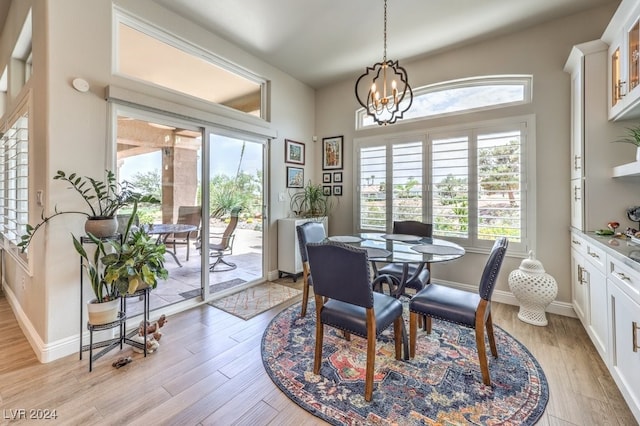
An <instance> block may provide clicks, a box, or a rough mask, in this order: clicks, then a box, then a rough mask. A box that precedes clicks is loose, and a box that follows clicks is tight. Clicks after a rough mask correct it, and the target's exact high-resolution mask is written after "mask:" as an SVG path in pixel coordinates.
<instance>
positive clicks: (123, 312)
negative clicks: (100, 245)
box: [80, 234, 150, 372]
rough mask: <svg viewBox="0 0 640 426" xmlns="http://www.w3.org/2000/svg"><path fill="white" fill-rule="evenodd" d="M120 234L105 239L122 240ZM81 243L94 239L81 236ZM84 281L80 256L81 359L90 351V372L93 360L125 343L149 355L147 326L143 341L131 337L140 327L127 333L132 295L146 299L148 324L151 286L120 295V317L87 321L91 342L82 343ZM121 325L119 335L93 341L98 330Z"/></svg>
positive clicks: (144, 315)
mask: <svg viewBox="0 0 640 426" xmlns="http://www.w3.org/2000/svg"><path fill="white" fill-rule="evenodd" d="M120 239H121V236H120V234H117V235H114V236H112V237H105V238H103V240H107V241H108V240H120ZM80 243H81V244H83V245H84V244H87V243H88V244H93V241H92V240H91V238H89V237H81V238H80ZM83 282H84V271H83V268H82V258H80V360H82V353H83V352H85V351H89V372H91V371H92V370H93V361H95V360H97V359H98V358H100V357H101V356H103V355H104V354H106V353H107V352H109V351H111V350H112V349H114V348H115V347H116V346H120V349H121V350H122V347H123V343H126V344H128V345H130V346H135V347H137V348H139V349H142V351H143V353H144V356H145V357H146V356H147V344H146V343H147V327H146V326H145V327H143V333H144V334H143V337H144V340H143V342H142V343H140V342H138V341H135V340H133V339H131V338H132V337H133V336H134V335H135V334H137V333H138V328H135V329H134V330H132V331H131V332H129V333H128V334H126V330H127V299H128V298H130V297H137V298H140V299H143V300H144V307H143V315H142V316H143V318H142V321H143V324H145V325H146V323H147V321H149V290H150V288H149V287H145V288H143V289H140V290H138V291H136V292H135V293H133V294H124V295H121V296H120V312H118V318H117V319H116V320H115V321H113V322H110V323H107V324H99V325H94V324H90V323H89V322H87V324H86V325H87V330H89V344H88V345H83V344H82V335H83V328H84V327H83V325H84V324H83V306H84V297H83ZM116 327H119V330H118V336H117V337H114V338H111V339H107V340H103V341H100V342H94V341H93V333H94V332H96V331H103V330H109V329H113V328H116ZM98 348H104V349H102V350H101V351H100V352H98V353H96V354H94V353H93V350H94V349H98Z"/></svg>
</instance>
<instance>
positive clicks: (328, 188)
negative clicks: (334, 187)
mask: <svg viewBox="0 0 640 426" xmlns="http://www.w3.org/2000/svg"><path fill="white" fill-rule="evenodd" d="M322 195H324V196H327V197H328V196H330V195H331V185H325V186H323V187H322Z"/></svg>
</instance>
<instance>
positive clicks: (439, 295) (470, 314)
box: [409, 237, 509, 385]
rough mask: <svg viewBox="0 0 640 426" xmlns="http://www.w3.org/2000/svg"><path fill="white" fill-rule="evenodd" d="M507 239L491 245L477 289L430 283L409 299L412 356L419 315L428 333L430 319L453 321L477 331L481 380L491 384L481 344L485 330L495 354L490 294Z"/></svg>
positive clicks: (484, 351) (413, 354) (505, 248)
mask: <svg viewBox="0 0 640 426" xmlns="http://www.w3.org/2000/svg"><path fill="white" fill-rule="evenodd" d="M508 244H509V241H508V240H507V239H506V238H504V237H500V238H498V239H497V240H496V241H495V243H494V244H493V248H492V249H491V253H490V254H489V259H487V263H486V265H485V267H484V271H483V272H482V277H481V278H480V285H479V288H478V292H469V291H464V290H458V289H455V288H451V287H446V286H444V285H440V284H435V283H432V284H429V285H428V286H426V287H425V288H424V289H422V290H420V291H419V292H418V293H417V294H416V295H415V296H413V297H412V298H411V301H410V302H409V315H410V317H409V335H410V340H409V342H410V350H409V352H410V356H411V357H412V358H413V357H415V352H416V337H417V329H418V316H426V317H427V324H426V325H427V327H426V328H427V333H431V318H437V319H439V320H443V321H448V322H452V323H455V324H459V325H463V326H465V327H469V328H473V329H475V332H476V346H477V348H478V359H479V360H480V371H481V372H482V381H483V382H484V384H485V385H491V378H490V376H489V366H488V364H487V353H486V349H485V343H484V336H485V335H484V330H485V328H486V330H487V337H488V339H489V346H490V348H491V353H492V354H493V356H494V357H495V358H497V357H498V350H497V348H496V342H495V339H494V337H493V323H492V321H491V295H492V294H493V289H494V287H495V285H496V280H497V278H498V274H499V273H500V267H501V266H502V260H503V259H504V255H505V252H506V251H507V246H508Z"/></svg>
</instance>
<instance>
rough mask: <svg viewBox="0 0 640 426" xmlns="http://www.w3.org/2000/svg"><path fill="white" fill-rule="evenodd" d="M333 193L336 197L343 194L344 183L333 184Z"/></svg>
mask: <svg viewBox="0 0 640 426" xmlns="http://www.w3.org/2000/svg"><path fill="white" fill-rule="evenodd" d="M333 195H335V196H336V197H339V196H341V195H342V185H333Z"/></svg>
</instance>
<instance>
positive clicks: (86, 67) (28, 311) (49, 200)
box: [0, 0, 315, 362]
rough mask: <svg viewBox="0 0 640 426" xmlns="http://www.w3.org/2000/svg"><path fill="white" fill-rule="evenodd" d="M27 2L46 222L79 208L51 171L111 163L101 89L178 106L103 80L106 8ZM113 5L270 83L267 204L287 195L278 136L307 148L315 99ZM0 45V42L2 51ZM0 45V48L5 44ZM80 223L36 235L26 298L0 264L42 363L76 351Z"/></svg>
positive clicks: (169, 18)
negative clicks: (86, 87) (77, 83)
mask: <svg viewBox="0 0 640 426" xmlns="http://www.w3.org/2000/svg"><path fill="white" fill-rule="evenodd" d="M13 3H14V4H13V5H12V10H11V12H10V16H9V20H10V22H9V23H8V28H13V26H14V25H13V24H12V20H13V19H14V17H15V16H16V15H17V13H13V9H14V8H15V7H16V4H15V3H20V10H22V8H23V7H25V5H28V2H26V1H24V0H18V1H14V2H13ZM33 3H34V10H33V16H34V47H33V50H34V76H33V77H32V79H33V80H34V81H37V84H36V85H35V87H34V90H35V91H37V92H38V93H37V103H38V109H37V114H36V113H34V116H33V117H31V124H32V125H33V126H34V129H35V131H34V137H35V141H34V143H35V144H36V145H35V146H36V149H35V150H34V151H33V152H32V157H31V161H32V162H33V163H34V164H37V165H38V167H34V168H32V169H31V171H32V173H33V176H32V178H33V186H32V188H31V192H30V199H31V200H35V191H36V190H39V189H42V190H44V195H45V198H44V199H45V211H46V213H47V214H50V213H51V212H52V211H53V209H54V207H55V205H59V206H61V207H64V208H65V209H72V208H74V207H77V208H78V209H81V208H82V204H81V201H82V200H80V199H79V197H78V196H77V194H74V193H73V192H72V191H69V190H67V189H66V186H65V185H64V184H61V183H60V182H57V181H53V180H52V177H53V175H54V174H55V172H56V171H57V170H65V171H68V172H72V171H73V172H77V173H79V174H82V175H89V176H93V177H96V178H97V177H100V176H101V174H102V173H103V171H104V169H105V167H107V165H108V164H110V163H111V159H108V158H107V153H108V152H109V150H108V149H107V146H108V144H110V143H111V141H110V140H109V131H108V129H109V128H110V126H111V124H110V123H109V117H108V109H109V108H108V103H107V102H106V101H105V87H107V86H108V85H118V86H120V87H124V88H127V89H131V90H136V91H138V92H144V93H147V94H150V95H153V96H156V97H159V98H162V99H165V100H168V101H176V99H178V98H176V97H174V96H173V95H169V94H166V93H163V92H162V91H160V90H154V89H152V88H147V87H143V86H141V85H139V84H136V83H134V82H131V81H127V80H126V79H124V78H119V77H115V76H112V73H111V67H112V65H111V49H112V41H111V32H112V19H111V18H112V6H111V1H109V0H92V1H90V2H87V1H85V0H34V1H33ZM115 3H117V4H118V5H119V6H121V7H122V8H123V9H126V10H128V11H130V12H131V13H133V14H134V15H138V16H140V17H142V18H143V19H145V20H147V21H149V22H151V23H153V24H156V25H159V26H161V27H163V28H166V29H168V30H169V31H171V32H173V33H175V34H176V35H178V36H179V37H182V38H184V39H185V40H188V41H190V42H192V43H194V44H196V45H199V46H200V47H203V48H205V49H208V50H210V51H212V52H215V53H216V54H218V55H220V56H222V57H225V58H226V59H228V60H230V61H232V62H234V63H236V64H238V65H240V66H242V67H245V68H247V69H249V70H251V71H252V72H254V73H256V74H258V75H261V76H263V77H264V78H266V79H267V80H269V81H270V95H271V114H270V116H271V123H270V124H268V125H267V127H268V128H269V129H271V131H274V132H275V133H277V135H278V136H277V138H276V139H275V140H274V141H273V142H272V144H271V158H270V166H271V170H272V173H271V176H270V180H271V186H270V188H269V197H270V199H271V200H277V199H278V197H277V194H278V193H279V192H282V191H286V189H285V176H284V170H285V167H284V154H283V153H284V138H290V139H294V140H298V141H310V140H311V136H312V135H313V129H314V108H315V107H314V103H315V93H314V91H313V90H312V89H311V88H309V87H307V86H306V85H304V84H302V83H300V82H298V81H297V80H295V79H293V78H292V77H290V76H288V75H286V74H284V73H282V72H281V71H279V70H277V69H276V68H274V67H272V66H269V65H267V64H265V63H262V62H260V61H258V60H257V59H255V58H253V57H252V56H250V55H249V54H247V53H245V52H244V51H241V50H240V49H238V48H236V47H234V46H233V45H231V44H229V43H228V42H226V41H224V40H222V39H220V38H218V37H216V36H214V35H212V34H210V33H208V32H207V31H205V30H204V29H202V28H201V27H198V26H195V25H193V24H191V23H189V22H187V21H185V20H184V19H182V18H180V17H179V16H176V15H174V14H172V13H171V12H169V11H167V10H165V9H163V8H162V7H160V6H158V5H157V4H156V3H154V2H152V1H150V0H120V1H116V2H115ZM18 31H19V29H18ZM4 40H5V37H4V34H3V43H4ZM3 43H0V46H4V44H3ZM0 52H2V53H4V54H6V49H3V48H0ZM76 77H82V78H84V79H86V80H87V81H88V82H89V83H90V85H91V89H90V91H89V92H87V93H80V92H78V91H76V90H74V89H73V87H72V86H71V81H72V80H73V79H74V78H76ZM181 99H182V98H181ZM191 106H192V107H194V108H199V109H203V110H206V108H207V107H206V105H203V104H202V102H199V101H194V103H193V105H191ZM314 163H315V162H314V161H313V152H307V164H309V166H307V171H306V173H308V176H311V175H312V174H313V173H314V170H313V164H314ZM285 204H286V205H285ZM31 207H32V208H33V210H32V214H31V217H30V221H29V222H30V223H37V222H38V221H39V217H40V208H39V207H35V203H33V202H32V204H31ZM287 212H288V203H278V202H277V201H275V202H274V203H273V205H272V208H271V211H270V213H271V217H270V218H268V220H269V223H268V225H267V226H268V229H269V232H270V233H271V234H272V235H274V237H273V238H271V239H270V240H269V246H268V247H267V248H266V253H267V256H268V270H275V269H276V268H277V266H276V265H277V250H276V247H277V240H276V237H275V235H277V233H276V220H277V218H280V217H285V216H286V215H287ZM83 223H84V220H83V218H82V217H81V216H78V217H77V218H72V217H70V216H65V218H64V219H63V220H53V221H52V222H51V223H49V224H48V225H47V226H46V227H45V229H44V230H43V231H44V232H39V235H38V237H37V238H36V239H35V240H34V241H33V243H32V245H31V248H30V252H31V255H32V256H33V258H34V262H33V274H32V276H31V277H28V276H27V277H26V285H25V290H22V287H21V280H22V276H24V275H25V273H24V272H23V271H22V270H21V269H20V268H19V267H17V266H16V265H15V262H13V261H12V259H8V267H7V270H8V272H9V275H8V277H7V283H8V290H9V291H8V293H10V294H11V296H10V297H11V298H12V300H13V304H14V310H15V311H16V313H17V316H18V317H19V319H20V322H21V323H22V324H23V328H24V329H25V333H26V334H27V335H28V337H29V338H30V340H31V342H32V346H34V349H35V351H36V353H37V355H38V356H39V358H40V359H41V360H42V361H45V362H46V361H49V360H51V359H55V358H57V357H59V356H62V355H66V354H69V353H73V352H75V351H77V343H76V342H77V340H76V339H77V337H78V333H79V332H80V327H79V324H80V321H79V309H80V300H79V258H78V255H77V253H76V252H75V250H74V248H73V245H72V242H71V236H70V233H74V234H75V235H81V234H82V233H83V229H82V228H83ZM85 283H86V281H85ZM90 293H91V292H90V288H89V287H88V286H87V285H86V284H85V292H84V296H85V297H84V298H85V300H89V299H90Z"/></svg>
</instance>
